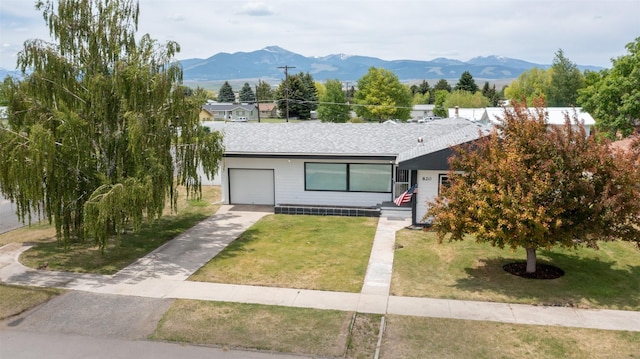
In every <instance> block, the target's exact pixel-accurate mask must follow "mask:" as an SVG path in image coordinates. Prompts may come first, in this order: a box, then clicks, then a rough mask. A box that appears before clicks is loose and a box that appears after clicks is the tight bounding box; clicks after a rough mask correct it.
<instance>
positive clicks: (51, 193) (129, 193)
mask: <svg viewBox="0 0 640 359" xmlns="http://www.w3.org/2000/svg"><path fill="white" fill-rule="evenodd" d="M36 8H37V9H38V10H41V11H42V12H43V15H44V19H45V22H46V24H47V27H48V28H49V31H50V34H51V37H52V39H53V41H56V43H48V42H45V41H43V40H29V41H26V42H25V43H24V49H23V51H21V52H20V53H19V55H18V66H19V67H20V69H21V71H22V74H23V76H24V81H19V80H9V81H8V82H7V83H6V85H7V86H8V88H9V89H10V91H8V92H7V93H8V119H7V123H6V124H0V191H1V192H2V193H3V195H4V196H6V197H7V198H8V199H10V200H12V201H14V202H15V203H16V208H17V212H18V214H19V216H20V217H21V218H22V220H23V221H25V220H26V219H28V220H29V221H30V220H31V218H30V216H31V213H33V212H38V213H44V215H45V216H46V218H47V219H49V221H52V222H53V223H54V225H55V229H56V235H57V237H58V239H59V240H63V242H64V243H65V245H68V244H69V243H70V242H71V241H75V240H83V239H84V238H86V236H89V237H92V238H94V239H95V241H96V243H97V244H98V245H99V246H100V248H101V249H102V250H104V249H105V248H106V246H107V243H108V241H109V238H110V236H111V235H113V234H116V235H119V234H120V233H121V232H122V231H123V230H124V229H125V228H127V229H128V228H131V227H132V228H133V229H134V230H135V229H137V228H138V227H139V226H140V224H141V223H142V221H143V220H144V219H145V218H147V219H153V218H156V217H160V216H161V215H162V212H163V209H164V206H165V200H166V199H167V198H170V199H171V201H170V202H171V204H170V205H171V207H172V208H175V206H176V203H177V202H176V196H177V194H176V186H177V185H186V186H187V192H188V193H189V196H193V195H196V196H197V195H199V193H200V179H199V178H198V176H197V172H196V170H197V168H198V167H199V166H202V168H204V170H205V173H206V174H207V175H208V176H211V177H212V176H213V174H215V173H216V172H217V169H218V165H219V163H220V159H221V158H222V152H223V147H222V137H221V135H220V134H219V133H218V132H212V133H207V132H206V131H205V130H204V129H203V127H201V126H199V125H198V113H199V111H200V107H201V105H202V103H203V102H204V101H205V99H204V97H202V96H200V95H198V94H199V93H200V92H197V93H194V94H193V95H192V96H186V95H185V91H184V88H183V87H182V86H181V83H180V81H181V78H182V70H181V68H180V66H179V65H178V63H177V61H176V60H175V58H174V56H175V54H176V53H177V52H178V49H179V45H178V44H177V43H174V42H168V43H167V44H166V45H163V46H162V45H160V44H158V43H157V42H156V41H155V40H153V39H151V37H150V36H149V35H144V36H142V37H141V38H140V39H139V40H136V33H135V32H136V29H137V23H138V14H139V7H138V5H137V2H134V1H132V0H109V1H107V0H67V1H54V0H49V1H40V2H38V4H37V5H36ZM27 70H29V73H27ZM178 129H180V137H179V135H178V133H179V132H178ZM176 163H180V166H177V167H176V166H175V164H176Z"/></svg>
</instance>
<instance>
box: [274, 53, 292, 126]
mask: <svg viewBox="0 0 640 359" xmlns="http://www.w3.org/2000/svg"><path fill="white" fill-rule="evenodd" d="M278 68H279V69H284V96H285V101H287V102H286V103H285V104H286V106H287V117H286V119H287V122H289V69H295V68H296V67H295V66H287V65H284V66H278Z"/></svg>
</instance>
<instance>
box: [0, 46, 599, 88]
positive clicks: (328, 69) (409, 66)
mask: <svg viewBox="0 0 640 359" xmlns="http://www.w3.org/2000/svg"><path fill="white" fill-rule="evenodd" d="M180 63H181V64H182V68H183V70H184V77H183V79H184V81H185V82H186V83H206V82H217V83H220V82H221V81H229V82H230V83H231V82H233V83H240V86H241V84H242V83H243V82H244V81H250V82H256V81H257V80H258V79H261V80H263V81H266V82H270V83H278V82H280V81H281V80H282V79H283V77H284V73H283V70H282V69H279V68H278V67H279V66H284V65H287V66H293V67H295V68H291V69H290V70H289V71H290V72H289V73H290V74H293V73H299V72H305V73H306V72H308V73H310V74H311V75H312V76H313V78H314V80H317V81H324V80H329V79H339V80H341V81H353V82H354V83H355V81H357V80H358V79H359V78H361V77H362V76H363V75H364V74H366V73H367V71H368V70H369V68H370V67H372V66H374V67H381V68H385V69H387V70H390V71H392V72H393V73H394V74H396V76H398V78H399V79H400V81H402V82H412V81H421V80H429V81H430V82H432V81H437V80H439V79H446V80H450V81H457V80H458V79H459V78H460V75H462V73H463V72H464V71H469V72H470V73H471V75H473V77H474V79H475V80H476V82H478V83H479V81H492V82H505V81H506V80H509V79H514V78H516V77H518V75H520V74H521V73H522V72H524V71H525V70H529V69H531V68H533V67H538V68H548V67H550V66H551V65H548V64H535V63H532V62H528V61H524V60H518V59H512V58H508V57H501V56H486V57H474V58H472V59H471V60H469V61H466V62H464V61H460V60H455V59H447V58H442V57H440V58H436V59H433V60H430V61H419V60H394V61H386V60H382V59H379V58H375V57H367V56H357V55H345V54H335V55H328V56H323V57H305V56H302V55H300V54H296V53H293V52H291V51H288V50H285V49H283V48H281V47H278V46H268V47H265V48H264V49H261V50H257V51H252V52H236V53H233V54H229V53H225V52H221V53H218V54H215V55H213V56H211V57H209V58H207V59H196V58H193V59H184V60H180ZM578 68H579V69H580V70H585V69H589V70H594V71H598V70H601V69H602V67H597V66H584V65H578ZM8 74H9V75H12V76H18V77H19V76H20V74H19V72H18V71H8V70H5V69H2V68H0V79H3V78H4V77H5V76H6V75H8ZM501 80H502V81H501ZM506 83H508V81H506ZM434 84H435V83H434ZM479 84H480V85H481V83H479ZM205 87H206V86H205Z"/></svg>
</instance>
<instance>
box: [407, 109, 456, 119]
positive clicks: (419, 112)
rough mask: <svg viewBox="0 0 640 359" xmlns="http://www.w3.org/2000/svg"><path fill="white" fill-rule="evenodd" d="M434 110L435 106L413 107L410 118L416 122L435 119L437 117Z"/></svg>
mask: <svg viewBox="0 0 640 359" xmlns="http://www.w3.org/2000/svg"><path fill="white" fill-rule="evenodd" d="M434 108H435V105H413V108H412V109H411V115H410V116H411V118H412V119H414V120H421V119H423V118H425V117H434V116H435V115H434V114H433V109H434ZM450 117H451V116H450Z"/></svg>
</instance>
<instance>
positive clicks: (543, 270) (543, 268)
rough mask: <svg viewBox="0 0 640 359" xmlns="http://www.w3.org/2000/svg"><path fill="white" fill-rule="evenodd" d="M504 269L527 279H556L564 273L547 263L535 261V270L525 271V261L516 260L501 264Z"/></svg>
mask: <svg viewBox="0 0 640 359" xmlns="http://www.w3.org/2000/svg"><path fill="white" fill-rule="evenodd" d="M502 269H504V270H505V271H507V272H509V273H511V274H513V275H517V276H518V277H522V278H529V279H556V278H560V277H562V276H563V275H564V271H563V270H562V269H560V268H558V267H554V266H552V265H549V264H543V263H536V272H535V273H527V263H526V262H517V263H509V264H505V265H503V266H502Z"/></svg>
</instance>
